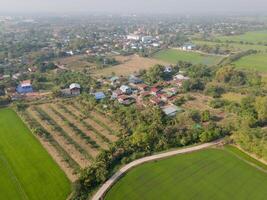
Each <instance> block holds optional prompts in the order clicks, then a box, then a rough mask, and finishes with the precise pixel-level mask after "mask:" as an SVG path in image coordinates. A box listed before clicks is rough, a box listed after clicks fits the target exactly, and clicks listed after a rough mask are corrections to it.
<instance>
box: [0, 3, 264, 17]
mask: <svg viewBox="0 0 267 200" xmlns="http://www.w3.org/2000/svg"><path fill="white" fill-rule="evenodd" d="M0 12H20V13H21V12H25V13H27V12H35V13H38V12H58V13H70V12H72V13H75V12H117V13H122V12H123V13H157V12H160V13H176V14H180V13H181V14H184V13H188V14H194V13H216V12H219V13H225V12H227V13H229V12H250V13H257V12H267V0H0ZM0 14H1V13H0Z"/></svg>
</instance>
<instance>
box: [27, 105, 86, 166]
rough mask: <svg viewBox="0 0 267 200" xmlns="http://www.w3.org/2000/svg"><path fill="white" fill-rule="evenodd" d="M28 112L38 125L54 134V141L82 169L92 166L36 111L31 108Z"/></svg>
mask: <svg viewBox="0 0 267 200" xmlns="http://www.w3.org/2000/svg"><path fill="white" fill-rule="evenodd" d="M28 111H29V113H30V115H31V116H33V117H34V118H35V119H36V120H37V122H38V123H40V124H41V125H42V126H43V127H44V128H45V129H46V130H47V131H48V132H49V133H51V134H52V136H53V137H54V139H55V140H56V141H57V142H58V143H59V144H60V146H61V147H62V148H63V149H64V150H65V151H66V152H68V154H69V156H70V157H71V158H72V159H73V160H75V162H77V163H78V164H79V165H80V167H81V168H85V167H86V166H88V165H89V164H90V163H89V162H88V161H87V160H86V159H85V158H84V156H83V155H82V154H81V153H80V152H79V151H77V149H76V148H75V147H74V146H73V145H72V144H70V143H69V142H68V141H67V140H66V139H65V138H64V137H63V136H61V135H60V133H59V132H57V131H55V130H54V129H53V127H52V126H51V125H50V124H48V123H47V122H45V121H43V120H42V119H41V118H40V116H39V114H38V113H37V112H36V111H34V110H32V108H30V109H29V110H28Z"/></svg>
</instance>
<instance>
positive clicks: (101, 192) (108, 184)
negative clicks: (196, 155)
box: [92, 140, 222, 200]
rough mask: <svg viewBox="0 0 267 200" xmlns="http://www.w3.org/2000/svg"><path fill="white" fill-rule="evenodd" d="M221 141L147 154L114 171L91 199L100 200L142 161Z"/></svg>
mask: <svg viewBox="0 0 267 200" xmlns="http://www.w3.org/2000/svg"><path fill="white" fill-rule="evenodd" d="M221 142H222V140H218V141H214V142H210V143H205V144H201V145H198V146H193V147H188V148H184V149H178V150H173V151H169V152H165V153H161V154H157V155H153V156H148V157H144V158H141V159H138V160H135V161H133V162H131V163H129V164H127V165H125V166H124V167H122V168H121V169H120V170H119V171H118V172H116V173H115V174H114V175H113V176H112V177H111V178H110V179H109V180H107V181H106V182H105V183H104V184H103V185H102V186H101V188H100V189H99V190H98V191H97V193H95V195H94V196H93V198H92V200H101V199H102V198H103V197H104V195H105V193H106V192H107V191H108V190H109V188H110V187H111V186H112V185H113V184H115V183H116V182H117V181H118V180H119V178H120V177H121V176H122V175H123V174H125V173H126V172H127V171H129V170H130V169H132V168H133V167H136V166H138V165H141V164H143V163H146V162H150V161H153V160H159V159H162V158H167V157H170V156H175V155H178V154H184V153H190V152H193V151H198V150H201V149H204V148H208V147H211V146H214V145H217V144H220V143H221Z"/></svg>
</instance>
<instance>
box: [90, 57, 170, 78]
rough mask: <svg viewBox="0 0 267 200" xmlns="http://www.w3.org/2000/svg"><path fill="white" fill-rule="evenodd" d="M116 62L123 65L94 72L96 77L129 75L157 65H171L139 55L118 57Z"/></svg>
mask: <svg viewBox="0 0 267 200" xmlns="http://www.w3.org/2000/svg"><path fill="white" fill-rule="evenodd" d="M115 59H116V60H118V61H119V62H120V63H121V64H119V65H116V66H112V67H107V68H104V69H99V70H96V71H94V72H93V75H95V76H110V75H112V72H114V73H115V74H116V75H118V76H120V75H129V74H132V73H134V72H138V71H140V70H144V69H149V68H151V67H153V66H154V65H156V64H161V65H168V64H169V63H167V62H164V61H160V60H156V59H153V58H144V57H141V56H138V55H130V56H116V57H115Z"/></svg>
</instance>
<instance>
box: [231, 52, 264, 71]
mask: <svg viewBox="0 0 267 200" xmlns="http://www.w3.org/2000/svg"><path fill="white" fill-rule="evenodd" d="M233 65H234V66H236V67H238V68H243V69H249V70H255V71H259V72H267V54H252V55H249V56H245V57H242V58H241V59H239V60H238V61H236V62H234V63H233Z"/></svg>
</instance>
